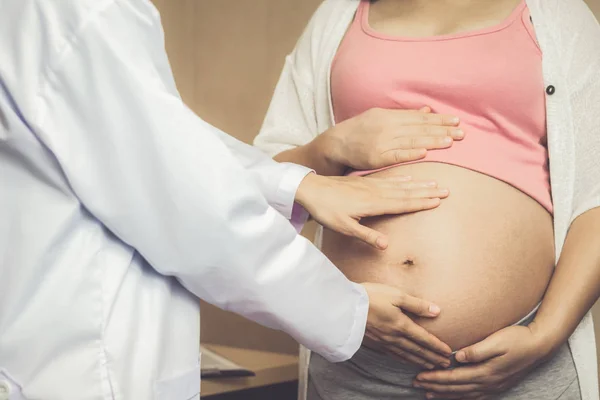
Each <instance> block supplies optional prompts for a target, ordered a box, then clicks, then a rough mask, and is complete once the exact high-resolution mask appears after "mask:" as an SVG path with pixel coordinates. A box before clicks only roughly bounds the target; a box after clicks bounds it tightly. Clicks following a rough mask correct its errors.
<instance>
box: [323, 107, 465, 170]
mask: <svg viewBox="0 0 600 400" xmlns="http://www.w3.org/2000/svg"><path fill="white" fill-rule="evenodd" d="M458 125H459V119H458V117H454V116H450V115H440V114H432V113H430V112H429V109H422V110H420V111H406V110H384V109H371V110H369V111H366V112H364V113H363V114H361V115H359V116H357V117H354V118H351V119H349V120H347V121H344V122H341V123H340V124H338V125H336V126H335V127H333V128H331V129H330V130H328V131H326V132H324V133H323V134H322V135H320V136H319V137H318V138H317V139H315V144H317V145H318V146H321V149H320V152H321V153H322V154H323V156H324V157H326V158H328V159H329V162H330V163H333V164H337V165H342V166H344V167H350V168H352V169H355V170H372V169H378V168H383V167H387V166H390V165H394V164H400V163H403V162H408V161H415V160H418V159H421V158H423V157H425V155H426V153H427V150H433V149H444V148H448V147H450V146H452V143H453V141H454V140H461V139H462V138H463V137H464V132H462V130H460V129H459V128H458Z"/></svg>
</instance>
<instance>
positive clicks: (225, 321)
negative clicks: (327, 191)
mask: <svg viewBox="0 0 600 400" xmlns="http://www.w3.org/2000/svg"><path fill="white" fill-rule="evenodd" d="M153 1H154V3H155V4H156V6H157V7H158V9H159V11H160V12H161V15H162V20H163V25H164V28H165V32H166V46H167V51H168V53H169V58H170V60H171V65H172V68H173V71H174V73H175V78H176V80H177V84H178V88H179V91H180V92H181V95H182V96H183V99H184V101H185V102H186V103H187V104H188V105H189V106H190V107H191V108H192V109H193V110H194V111H195V112H196V113H197V114H198V115H200V116H201V117H202V118H204V119H205V120H206V121H208V122H209V123H211V124H213V125H215V126H217V127H219V128H220V129H222V130H224V131H225V132H227V133H229V134H231V135H233V136H235V137H237V138H239V139H240V140H243V141H245V142H248V143H250V142H251V141H252V139H253V138H254V136H255V135H256V134H257V132H258V130H259V129H260V126H261V123H262V120H263V117H264V115H265V113H266V110H267V107H268V104H269V101H270V98H271V95H272V92H273V89H274V87H275V84H276V82H277V79H278V77H279V73H280V71H281V68H282V66H283V61H284V57H285V56H286V54H287V53H289V51H291V50H292V48H293V47H294V44H295V42H296V40H297V38H298V36H299V35H300V33H301V32H302V30H303V28H304V26H305V25H306V23H307V22H308V19H309V18H310V16H311V14H312V13H313V12H314V10H315V9H316V8H317V6H318V5H319V3H320V2H321V0H301V1H300V0H253V1H249V0H218V1H210V0H153ZM587 3H588V4H589V5H590V7H591V8H592V10H593V11H594V12H595V13H596V16H598V17H600V0H587ZM313 231H314V229H313V228H312V227H309V228H308V229H306V230H305V232H304V234H305V235H306V236H308V237H310V236H311V235H312V233H313ZM298 301H302V299H298ZM315 311H317V310H315ZM594 313H595V315H596V316H597V318H596V319H597V320H598V323H597V330H596V332H597V336H598V337H600V306H598V305H597V306H596V309H595V310H594ZM202 342H203V344H205V343H207V344H215V345H217V347H216V350H221V351H222V352H225V353H227V351H228V349H230V348H233V349H248V350H250V352H246V353H244V354H241V353H236V352H235V351H233V352H232V350H229V351H230V353H228V354H227V355H230V354H231V357H233V358H236V357H238V358H239V359H240V360H241V361H240V362H241V363H244V360H250V361H246V363H250V364H252V362H254V361H253V360H255V359H256V358H257V357H263V359H264V364H267V365H266V366H261V367H260V368H264V369H265V370H267V371H268V374H267V373H265V374H263V375H265V376H266V377H265V376H261V379H262V380H261V379H258V380H259V381H260V380H261V381H260V382H257V378H255V379H254V381H252V379H234V380H231V381H229V382H226V383H218V384H211V382H208V383H207V382H204V383H203V396H206V395H207V394H208V395H210V394H219V393H228V392H231V393H233V394H231V395H229V397H227V395H221V397H218V398H219V399H225V398H227V399H233V398H236V399H237V398H240V399H244V400H250V399H251V398H261V399H281V400H287V399H288V398H290V399H291V398H294V393H293V392H294V390H295V389H294V388H293V385H294V382H293V379H294V377H295V371H296V365H295V358H294V356H295V355H296V354H297V351H298V346H297V344H296V343H295V342H294V341H293V340H291V339H290V338H289V337H287V336H286V335H284V334H282V333H280V332H274V331H271V330H268V329H266V328H262V327H260V326H258V325H256V324H254V323H251V322H249V321H246V320H244V319H243V318H240V317H237V316H235V315H232V314H229V313H226V312H223V311H220V310H217V309H215V308H214V307H212V306H209V305H207V304H202ZM286 355H288V356H287V357H286ZM273 360H276V361H273ZM277 363H279V364H281V365H284V366H285V368H280V369H277V368H272V369H269V365H270V364H273V365H275V364H277ZM251 366H252V365H251ZM255 368H259V367H255ZM269 374H270V375H269ZM267 375H268V376H267ZM282 382H288V386H286V389H285V390H286V391H285V392H269V393H271V394H265V393H267V392H262V394H261V392H256V391H255V392H252V393H250V392H247V393H245V394H240V393H242V392H240V390H243V389H245V388H246V387H249V386H252V387H261V386H268V385H271V384H277V383H282ZM205 388H208V389H205ZM234 392H237V395H238V397H234V396H235V393H234ZM273 393H278V394H273ZM284 393H285V394H284ZM240 396H241V397H240Z"/></svg>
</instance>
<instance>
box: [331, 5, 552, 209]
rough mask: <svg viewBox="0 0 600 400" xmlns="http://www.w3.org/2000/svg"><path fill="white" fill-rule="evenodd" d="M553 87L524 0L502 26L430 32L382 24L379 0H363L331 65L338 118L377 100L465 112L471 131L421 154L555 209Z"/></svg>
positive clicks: (386, 104)
mask: <svg viewBox="0 0 600 400" xmlns="http://www.w3.org/2000/svg"><path fill="white" fill-rule="evenodd" d="M550 89H551V88H549V90H550ZM544 90H545V89H544V82H543V75H542V57H541V51H540V49H539V47H538V45H537V42H536V40H535V36H534V31H533V27H532V24H531V21H530V17H529V10H528V9H527V5H526V3H525V1H524V0H523V1H522V2H521V4H520V5H519V6H518V7H517V8H516V9H515V10H514V11H513V13H512V14H511V15H510V16H509V17H508V18H507V19H506V20H505V21H504V22H502V23H501V24H499V25H496V26H493V27H491V28H486V29H480V30H477V31H472V32H467V33H460V34H452V35H444V36H435V37H427V38H410V37H409V38H406V37H397V36H390V35H386V34H383V33H379V32H376V31H374V30H373V29H372V28H371V27H370V26H369V1H368V0H362V1H361V4H360V6H359V8H358V12H357V14H356V18H355V20H354V22H353V23H352V26H351V27H350V29H349V31H348V33H347V34H346V37H345V38H344V40H343V42H342V44H341V45H340V48H339V50H338V53H337V55H336V58H335V60H334V63H333V65H332V70H331V91H332V101H333V109H334V115H335V119H336V122H338V123H339V122H341V121H344V120H346V119H348V118H351V117H354V116H356V115H358V114H361V113H362V112H364V111H367V110H369V109H371V108H386V109H413V110H417V109H420V108H422V107H424V106H429V107H431V109H432V111H433V112H435V113H441V114H450V115H456V116H458V117H460V119H461V129H463V130H464V131H465V133H466V137H465V139H464V140H462V141H457V142H455V143H454V145H453V146H452V147H451V148H449V149H444V150H431V151H429V153H428V154H427V156H426V158H425V159H423V160H419V161H416V162H440V163H447V164H452V165H456V166H460V167H464V168H468V169H470V170H473V171H477V172H480V173H483V174H486V175H489V176H491V177H494V178H496V179H499V180H502V181H504V182H506V183H508V184H510V185H512V186H514V187H515V188H517V189H519V190H521V191H522V192H523V193H525V194H527V195H528V196H530V197H531V198H533V199H535V200H536V201H538V202H539V203H540V204H541V205H542V206H543V207H545V208H546V209H547V210H548V211H549V212H552V199H551V194H550V177H549V171H548V152H547V148H546V107H545V94H544ZM372 172H374V171H357V172H355V173H353V174H359V175H366V174H369V173H372Z"/></svg>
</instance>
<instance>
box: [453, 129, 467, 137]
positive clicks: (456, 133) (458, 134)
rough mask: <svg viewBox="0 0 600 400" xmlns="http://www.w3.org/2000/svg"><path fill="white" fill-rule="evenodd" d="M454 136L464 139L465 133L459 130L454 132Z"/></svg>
mask: <svg viewBox="0 0 600 400" xmlns="http://www.w3.org/2000/svg"><path fill="white" fill-rule="evenodd" d="M454 136H455V137H456V138H459V139H462V138H464V137H465V132H463V130H462V129H457V130H455V131H454Z"/></svg>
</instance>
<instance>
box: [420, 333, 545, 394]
mask: <svg viewBox="0 0 600 400" xmlns="http://www.w3.org/2000/svg"><path fill="white" fill-rule="evenodd" d="M549 349H550V346H548V345H547V343H545V341H544V339H542V338H541V335H538V334H536V325H535V322H534V323H532V324H530V325H529V326H511V327H508V328H505V329H502V330H500V331H498V332H496V333H494V334H492V335H491V336H489V337H488V338H487V339H485V340H483V341H481V342H479V343H477V344H474V345H472V346H469V347H467V348H465V349H463V350H461V351H459V352H457V353H456V356H455V357H456V361H458V362H460V363H461V364H464V366H460V367H457V368H456V369H452V370H445V371H426V372H422V373H421V374H419V375H418V376H417V379H416V380H415V382H414V385H415V386H416V387H419V388H422V389H424V390H425V391H426V392H427V394H426V397H427V398H428V399H489V398H493V397H494V396H496V395H498V394H499V393H502V392H505V391H507V390H508V389H510V388H512V387H513V386H515V385H516V384H517V383H518V382H519V381H520V380H521V379H522V378H524V377H525V375H527V373H528V372H530V371H531V370H532V369H533V368H535V367H536V366H537V365H539V364H540V363H542V362H543V361H544V360H545V359H546V358H547V357H548V356H549V355H550V353H551V352H550V351H549Z"/></svg>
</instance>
